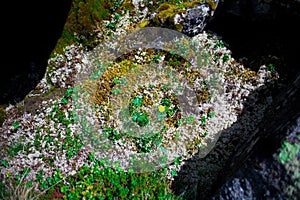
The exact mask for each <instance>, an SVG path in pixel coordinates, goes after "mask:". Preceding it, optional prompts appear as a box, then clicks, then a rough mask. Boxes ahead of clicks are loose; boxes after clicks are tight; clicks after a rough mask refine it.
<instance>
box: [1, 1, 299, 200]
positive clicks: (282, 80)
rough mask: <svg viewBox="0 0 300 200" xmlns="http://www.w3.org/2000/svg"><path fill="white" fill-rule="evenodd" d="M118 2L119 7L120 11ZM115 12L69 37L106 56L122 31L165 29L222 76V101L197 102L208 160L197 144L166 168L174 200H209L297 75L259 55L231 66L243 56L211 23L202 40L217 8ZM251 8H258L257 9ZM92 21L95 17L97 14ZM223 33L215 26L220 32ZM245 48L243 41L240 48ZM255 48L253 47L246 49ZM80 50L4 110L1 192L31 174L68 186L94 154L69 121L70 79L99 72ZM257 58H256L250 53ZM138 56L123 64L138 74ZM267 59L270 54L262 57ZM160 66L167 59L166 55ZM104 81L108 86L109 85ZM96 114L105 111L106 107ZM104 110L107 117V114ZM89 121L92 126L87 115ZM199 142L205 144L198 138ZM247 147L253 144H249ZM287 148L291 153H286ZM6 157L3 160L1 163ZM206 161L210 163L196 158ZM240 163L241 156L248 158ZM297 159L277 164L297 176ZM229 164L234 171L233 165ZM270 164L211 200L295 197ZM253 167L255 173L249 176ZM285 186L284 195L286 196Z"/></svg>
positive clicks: (139, 6)
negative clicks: (184, 39) (190, 39)
mask: <svg viewBox="0 0 300 200" xmlns="http://www.w3.org/2000/svg"><path fill="white" fill-rule="evenodd" d="M114 2H115V1H114ZM116 2H117V3H118V2H119V1H116ZM116 2H115V3H116ZM251 2H252V1H251ZM117 3H116V7H112V8H113V9H110V10H109V12H108V11H107V13H106V14H105V17H104V18H103V19H102V20H100V21H99V23H96V22H95V21H93V20H92V22H91V21H89V20H90V19H91V18H89V17H87V18H84V17H83V18H82V19H85V20H82V21H81V22H80V23H79V24H81V25H80V26H79V25H78V27H77V28H78V30H77V32H78V33H76V34H75V36H74V37H75V38H76V40H78V41H84V40H85V39H86V38H88V37H89V36H88V34H87V33H86V32H85V31H84V30H90V31H92V32H93V33H95V34H96V38H97V40H98V41H97V42H101V41H106V42H107V44H106V45H107V46H113V45H115V44H113V43H109V42H108V41H111V40H109V38H113V37H117V38H122V37H121V36H122V35H123V34H125V35H126V31H132V30H134V29H135V28H137V27H140V28H141V27H147V26H151V25H153V24H155V23H158V24H156V26H157V27H168V28H171V29H174V30H179V31H181V32H182V33H185V34H187V35H190V36H195V37H194V42H195V43H196V44H198V46H201V47H205V49H204V51H203V53H204V54H202V55H201V56H204V55H206V56H204V58H205V59H207V60H205V62H204V63H206V64H208V66H213V67H214V68H215V69H216V70H218V72H219V75H220V80H219V81H220V82H221V83H222V85H221V89H222V91H223V93H220V94H218V93H217V95H220V96H217V98H219V100H220V101H219V102H215V103H216V104H213V103H211V102H205V101H204V104H203V105H201V106H200V107H201V109H202V111H203V112H202V113H204V114H203V116H206V117H207V118H205V120H206V123H207V127H206V128H207V129H208V130H209V134H208V137H207V138H209V139H211V140H208V142H207V144H206V145H207V146H209V147H214V148H213V149H212V151H210V150H211V149H210V148H208V149H209V150H207V151H203V149H198V146H197V145H196V144H198V143H197V142H195V143H192V144H193V145H194V146H193V145H192V147H195V148H191V149H190V150H191V154H189V155H188V156H187V155H185V156H182V158H181V159H180V160H178V161H180V162H179V163H176V164H175V163H174V164H171V165H170V166H169V167H168V168H167V174H166V178H167V179H168V180H169V185H170V189H171V190H172V191H173V192H174V194H175V195H178V196H181V197H184V198H185V199H193V198H201V199H205V198H209V197H210V196H212V192H213V191H215V190H216V188H218V187H220V185H221V183H223V182H224V180H226V178H228V176H225V175H224V174H226V173H227V171H226V169H229V168H228V166H231V165H232V164H233V165H234V167H237V166H238V165H239V164H240V163H239V161H244V159H241V157H239V156H237V158H235V155H241V154H242V155H243V153H244V148H245V145H244V144H251V145H252V144H253V146H255V143H256V141H257V140H259V139H260V137H257V138H255V136H257V135H256V134H257V133H256V132H255V130H256V128H257V127H259V126H260V122H261V121H263V119H264V114H265V113H266V111H267V110H269V109H270V107H271V106H273V102H274V101H275V102H276V98H277V95H278V94H279V93H280V91H282V89H283V88H284V89H287V87H286V83H287V82H288V79H289V78H291V77H292V76H291V73H290V71H292V72H295V71H297V70H295V68H293V69H286V68H285V67H286V65H285V64H284V63H285V62H284V61H285V60H283V61H282V59H281V57H277V56H276V55H275V56H274V55H273V56H272V55H265V54H264V55H263V56H262V57H264V58H265V59H261V60H259V61H260V62H252V61H253V60H251V57H250V58H248V59H247V58H243V59H241V58H242V57H239V56H237V57H236V55H243V54H237V53H236V50H238V48H235V46H234V45H231V44H233V43H231V42H232V41H233V40H232V38H229V40H227V39H228V37H227V36H228V35H226V34H224V40H223V38H222V36H223V33H226V32H222V31H221V32H219V34H217V33H216V32H218V31H219V30H220V29H211V28H212V27H216V26H217V27H218V24H214V23H213V21H212V26H208V30H209V31H208V32H206V29H205V27H206V23H207V18H208V17H212V15H213V14H214V10H216V7H217V6H216V5H218V2H216V1H205V2H202V1H201V2H198V1H197V2H194V3H193V4H191V3H189V2H186V3H185V4H180V3H179V4H178V3H177V4H176V3H173V4H172V3H170V4H166V3H165V4H158V3H157V2H155V1H154V2H152V1H151V2H146V3H145V2H144V1H125V2H124V4H123V5H124V7H122V6H121V7H118V4H117ZM242 3H243V2H242ZM252 4H253V3H251V5H252ZM114 5H115V4H114ZM221 5H222V4H221ZM231 5H232V4H231ZM233 5H236V4H233ZM253 5H257V4H256V3H254V4H253ZM97 6H100V5H97ZM185 6H186V7H185ZM238 7H239V8H235V7H234V6H231V7H230V8H232V9H233V11H232V9H231V10H230V9H228V11H230V12H231V13H234V15H240V14H242V13H243V14H244V13H245V12H244V11H243V12H240V11H241V10H243V9H244V7H243V6H241V7H240V6H238ZM101 8H102V7H101ZM227 8H228V7H227ZM251 8H252V7H251ZM254 8H255V9H254V10H255V12H254V13H257V12H258V11H257V9H256V7H255V6H254ZM103 9H107V8H103ZM130 9H131V10H130ZM75 10H77V9H75ZM78 10H79V11H80V12H76V13H73V12H71V13H72V15H71V14H70V16H69V22H68V23H70V21H71V22H72V20H70V19H73V20H74V19H81V18H80V17H79V16H81V14H82V15H83V16H86V15H85V14H86V13H89V11H88V10H89V9H88V4H83V3H81V4H80V6H79V9H78ZM81 11H82V12H81ZM105 11H106V10H105ZM216 11H217V10H216ZM251 12H252V11H251ZM251 12H250V14H251ZM264 12H265V13H266V12H267V11H265V10H264ZM259 13H261V12H259ZM94 14H95V16H98V15H97V13H94ZM102 14H103V13H102ZM199 14H200V15H199ZM216 14H217V13H216ZM103 15H104V14H103ZM74 16H75V17H74ZM87 16H89V15H87ZM246 16H247V12H246ZM217 17H218V15H216V16H215V19H218V18H217ZM219 17H220V15H219ZM95 18H97V17H95ZM253 19H255V18H253ZM79 21H80V20H79ZM250 21H251V20H250ZM83 22H86V23H83ZM225 22H226V21H225ZM230 22H232V21H230ZM73 23H74V21H73ZM227 23H228V21H227ZM87 24H88V25H87ZM225 24H226V23H224V24H222V25H223V26H224V25H225ZM219 25H220V24H219ZM85 26H88V27H89V29H85V28H86V27H85ZM67 27H68V28H69V29H68V31H70V30H73V29H71V28H70V27H71V26H70V24H68V26H67ZM221 27H222V26H221ZM229 27H230V26H229ZM231 28H233V29H232V30H231V32H235V31H234V30H235V29H234V28H235V27H231ZM225 30H226V29H224V30H223V31H225ZM73 31H74V30H73ZM214 31H216V32H214ZM235 34H237V33H235ZM229 35H230V34H229ZM91 38H92V36H91ZM230 39H231V40H230ZM247 39H248V38H247V37H246V38H245V40H247ZM256 39H257V38H253V41H255V40H256ZM280 39H281V38H280ZM262 40H263V39H262ZM259 41H260V40H259ZM97 42H96V43H97ZM227 42H228V43H227ZM235 42H236V43H238V44H239V45H240V46H241V44H240V43H239V42H240V41H236V40H235ZM92 43H93V42H92ZM256 44H257V43H256ZM276 44H278V43H276ZM87 46H88V48H87ZM87 46H86V45H82V44H80V42H79V43H75V44H73V45H69V46H67V47H66V48H64V49H63V51H62V52H61V50H60V51H58V52H59V53H56V54H55V56H53V57H52V58H50V59H49V60H48V67H47V71H46V74H45V76H44V77H43V78H42V80H41V81H40V82H39V83H38V85H37V87H36V88H35V90H32V91H31V92H30V93H29V94H28V95H27V97H26V99H25V100H24V101H21V102H20V103H18V104H15V105H9V106H8V107H6V108H5V109H4V110H5V115H6V118H5V120H4V121H3V125H2V127H1V129H0V132H1V135H0V138H1V139H0V144H1V146H2V149H1V151H0V154H1V156H2V158H3V159H2V161H1V178H2V181H3V182H5V181H6V180H9V178H14V177H16V176H18V174H20V173H22V172H23V170H24V169H25V168H26V169H30V170H31V171H30V173H29V176H27V177H26V179H25V180H26V181H35V180H36V179H37V172H38V171H40V170H42V171H43V173H44V176H45V177H44V178H46V177H47V176H53V175H55V173H56V171H55V169H56V168H60V169H61V173H62V174H64V175H67V176H71V175H74V174H76V173H77V172H78V170H79V169H81V167H82V166H83V165H84V163H86V162H87V159H88V157H89V155H90V153H91V149H90V147H89V145H84V143H82V141H81V139H80V136H79V134H78V130H82V124H80V123H79V124H78V123H75V120H74V119H73V118H72V112H73V111H74V107H73V106H74V104H73V103H72V101H73V99H72V98H73V97H74V96H72V95H71V94H72V92H73V89H74V88H73V86H74V85H76V83H78V82H76V81H77V80H78V79H77V75H78V74H81V73H85V72H86V71H85V69H86V68H88V67H90V66H95V65H97V63H93V62H91V60H94V58H97V57H93V56H97V55H96V54H93V53H94V52H92V51H90V50H91V48H92V46H91V45H90V43H89V44H88V45H87ZM231 47H232V49H231ZM256 48H257V47H256ZM250 50H251V49H250ZM254 51H256V50H255V49H254ZM135 53H136V55H134V56H130V55H129V57H128V58H130V59H131V60H132V61H135V62H136V63H137V64H138V65H141V64H145V63H146V62H147V60H151V56H153V55H151V54H150V55H148V54H147V53H149V52H147V51H143V50H142V49H139V51H137V52H135ZM150 53H151V52H150ZM243 53H245V52H243ZM264 53H273V52H268V51H265V52H264ZM285 53H286V54H284V55H287V54H288V53H287V52H285ZM152 54H153V53H152ZM247 55H250V54H247V53H245V54H244V55H243V56H247ZM292 55H293V54H292ZM98 56H99V55H98ZM251 56H253V57H255V54H251ZM162 57H168V56H167V55H163V56H162ZM262 57H260V58H262ZM91 58H92V59H91ZM288 58H290V57H288ZM288 58H287V59H288ZM125 60H126V59H125ZM245 60H246V62H245ZM180 62H181V61H180ZM285 70H286V71H285ZM189 73H190V72H189ZM90 75H94V74H90ZM96 75H97V73H96ZM91 77H93V76H91ZM190 77H193V78H195V80H196V81H195V85H196V86H199V85H197V84H198V83H199V84H200V82H197V81H199V80H201V79H199V77H194V76H192V75H190ZM197 78H198V79H197ZM207 78H210V77H207ZM105 80H106V79H105ZM114 80H115V79H114ZM106 81H107V82H109V83H110V82H111V81H112V80H106ZM109 88H110V86H107V85H106V89H107V92H110V89H109ZM148 92H149V91H148ZM101 94H102V93H101ZM204 99H205V98H204ZM100 103H102V102H100ZM99 105H100V104H99ZM103 105H104V106H105V104H103ZM210 106H214V107H216V110H218V109H219V110H218V111H220V110H221V111H222V112H219V113H216V116H213V117H212V115H209V113H210V112H209V109H208V108H209V107H210ZM159 108H161V110H160V111H162V112H163V111H164V109H165V107H163V108H162V107H159ZM105 109H106V108H105V107H104V111H105ZM222 109H223V110H222ZM205 113H206V114H207V115H205ZM97 114H99V115H100V116H101V115H102V114H103V115H104V114H105V113H102V112H98V113H97ZM87 116H88V117H89V115H87ZM208 116H211V117H208ZM97 117H98V116H97ZM210 118H211V119H210ZM101 119H102V118H101ZM89 120H91V121H89V122H88V123H93V122H94V121H92V120H95V119H93V118H89ZM201 120H202V122H203V120H204V119H203V118H201ZM205 120H204V121H205ZM202 125H203V124H202ZM214 127H216V128H214ZM114 133H115V132H114ZM295 134H296V132H295V131H294V132H292V133H291V135H293V136H291V137H292V138H294V139H293V142H294V143H297V141H298V140H297V139H295V137H294V135H295ZM206 136H207V135H206V134H204V137H206ZM258 136H259V135H258ZM253 137H254V138H253ZM217 141H218V142H217ZM249 141H250V143H247V142H249ZM114 142H115V144H116V145H119V144H121V142H120V141H119V140H116V141H114ZM198 142H199V141H198ZM251 142H254V143H251ZM293 142H290V144H291V145H294V143H293ZM63 144H65V145H63ZM126 145H127V144H126ZM126 145H125V146H126ZM251 145H250V148H249V149H247V150H250V151H251V150H252V148H251V147H253V146H251ZM121 146H122V145H121ZM137 146H138V145H137ZM286 147H287V148H291V147H290V146H288V145H287V146H286ZM63 148H66V149H63ZM122 148H124V146H123V147H122ZM128 148H131V149H134V148H137V147H135V146H134V145H133V144H131V146H128ZM144 148H145V147H144ZM295 148H296V147H295ZM126 150H127V149H126V148H125V151H126ZM131 151H132V150H131ZM283 151H284V150H283ZM8 152H10V153H9V154H8ZM128 152H129V151H128ZM128 152H127V153H128ZM207 153H208V154H207ZM125 154H126V153H125ZM206 154H207V156H205V157H203V155H206ZM244 154H246V155H247V153H244ZM258 154H259V153H258ZM283 155H285V154H284V153H281V159H283V157H284V156H283ZM98 156H99V158H100V159H102V158H103V157H101V156H103V155H98ZM297 156H298V154H297ZM297 156H296V157H295V155H294V154H293V156H292V157H291V158H290V157H288V158H289V159H286V158H284V160H285V162H284V163H286V165H288V166H289V168H292V169H294V168H295V166H296V168H297V164H295V163H294V162H293V163H291V162H289V161H288V160H292V159H294V160H295V158H296V159H298V157H297ZM279 157H280V156H279ZM112 158H114V157H112ZM239 159H240V160H239ZM231 161H233V162H232V163H230V162H231ZM251 161H252V162H251ZM274 162H275V159H274V158H272V159H271V158H269V159H257V158H254V157H253V158H251V159H250V160H249V161H247V163H246V165H245V167H244V168H242V169H241V170H240V171H239V172H238V173H239V174H238V175H239V176H236V177H235V178H234V179H230V180H229V182H228V183H226V185H225V186H224V188H222V189H221V190H220V192H219V193H218V195H219V196H218V195H217V196H215V197H214V198H215V199H218V198H220V199H222V198H223V199H226V198H227V199H230V198H236V199H239V198H249V199H251V198H256V197H257V198H261V197H262V196H265V197H270V198H271V197H273V198H281V197H283V196H284V194H282V193H280V189H287V190H288V191H292V192H291V194H294V193H295V192H297V187H298V186H297V180H298V175H297V174H296V177H293V180H294V179H296V182H295V181H291V180H292V179H289V178H283V177H284V174H285V173H284V172H285V169H284V167H283V166H281V165H277V164H274ZM235 164H236V166H235ZM253 164H254V165H255V166H256V167H255V168H254V167H253ZM273 166H274V167H273ZM291 166H292V167H291ZM257 168H258V170H257ZM281 172H282V173H281ZM232 173H233V172H232V171H228V175H232ZM245 173H248V174H259V175H255V176H254V177H259V178H249V177H245V176H244V174H245ZM259 180H263V182H264V183H266V184H267V183H271V182H272V184H273V185H272V187H264V186H262V187H260V188H258V187H255V186H253V184H254V183H255V182H256V181H259ZM283 180H285V181H286V185H284V186H283V185H282V184H281V182H282V181H283ZM276 181H277V182H276ZM274 182H276V183H274ZM290 183H291V187H289V186H287V185H289V184H290ZM66 184H69V183H66ZM214 187H215V188H214Z"/></svg>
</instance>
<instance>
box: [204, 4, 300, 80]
mask: <svg viewBox="0 0 300 200" xmlns="http://www.w3.org/2000/svg"><path fill="white" fill-rule="evenodd" d="M233 2H234V1H225V2H223V3H222V2H220V4H219V6H218V8H217V9H216V12H215V15H214V16H213V17H212V19H211V20H210V21H209V22H208V24H207V26H206V27H205V30H206V31H208V32H209V31H212V32H214V33H217V34H218V35H219V36H221V37H222V40H223V41H224V42H225V43H226V44H227V46H228V47H229V49H230V50H231V51H232V56H233V57H234V58H235V59H236V60H238V61H241V62H242V63H243V65H244V66H245V67H249V68H251V69H253V70H257V68H258V67H259V66H261V65H262V64H271V63H272V62H273V63H272V64H274V65H275V67H276V65H277V67H278V69H277V70H278V71H279V73H280V74H284V75H286V76H287V77H284V78H285V80H287V81H288V80H289V79H290V78H292V76H293V75H294V74H295V72H297V71H298V70H299V67H300V66H299V64H298V63H299V60H298V57H299V50H298V48H299V45H300V38H299V35H300V29H298V28H297V27H298V26H299V24H300V15H299V9H300V3H299V4H298V5H297V6H296V5H293V6H295V8H286V7H284V6H282V7H280V6H279V5H277V4H275V3H274V4H271V6H270V8H269V10H267V11H265V13H264V12H262V13H257V12H258V11H256V10H255V8H253V7H254V6H255V5H251V2H255V1H250V0H245V1H241V2H240V4H242V2H244V4H246V5H239V8H235V6H236V4H234V3H233ZM245 2H246V3H245ZM248 2H249V5H247V3H248ZM295 13H296V14H295ZM269 55H272V56H276V57H277V58H279V59H280V62H281V63H278V64H277V62H278V60H277V61H276V60H274V58H273V59H272V58H270V57H269ZM244 57H246V58H248V59H247V60H243V58H244ZM282 64H283V65H282ZM280 65H281V66H280ZM281 78H283V77H281Z"/></svg>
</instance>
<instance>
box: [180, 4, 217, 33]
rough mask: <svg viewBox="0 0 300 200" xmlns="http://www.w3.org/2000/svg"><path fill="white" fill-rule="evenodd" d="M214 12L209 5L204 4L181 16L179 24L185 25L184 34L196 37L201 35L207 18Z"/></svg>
mask: <svg viewBox="0 0 300 200" xmlns="http://www.w3.org/2000/svg"><path fill="white" fill-rule="evenodd" d="M212 13H213V11H212V10H211V8H210V6H209V5H208V4H202V5H200V6H196V7H194V8H191V9H187V12H186V14H182V15H180V16H179V20H178V21H179V23H180V24H182V25H183V29H182V32H183V33H185V34H187V35H190V36H194V35H197V34H198V33H200V32H201V31H202V30H203V29H204V27H205V25H206V21H207V18H208V17H209V16H211V14H212Z"/></svg>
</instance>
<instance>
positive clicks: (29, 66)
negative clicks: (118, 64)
mask: <svg viewBox="0 0 300 200" xmlns="http://www.w3.org/2000/svg"><path fill="white" fill-rule="evenodd" d="M71 2H72V1H71V0H64V1H17V2H15V1H6V3H5V4H3V5H2V6H1V8H2V11H1V18H0V19H1V39H2V42H1V54H0V55H1V73H0V75H1V77H0V80H1V82H0V104H7V103H10V104H15V103H17V102H19V101H21V100H22V99H24V97H25V96H26V95H27V94H28V93H29V92H30V91H31V90H32V89H34V88H35V86H36V85H37V84H38V83H39V81H40V80H41V79H42V78H43V76H44V74H45V72H46V67H47V61H48V58H49V56H50V54H51V53H52V51H53V49H54V47H55V45H56V43H57V40H58V39H59V38H60V36H61V34H62V31H63V27H64V24H65V21H66V19H67V16H68V12H69V9H70V7H71Z"/></svg>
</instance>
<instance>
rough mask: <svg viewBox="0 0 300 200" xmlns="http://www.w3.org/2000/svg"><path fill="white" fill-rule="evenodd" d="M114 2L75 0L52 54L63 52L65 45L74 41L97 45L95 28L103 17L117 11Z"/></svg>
mask: <svg viewBox="0 0 300 200" xmlns="http://www.w3.org/2000/svg"><path fill="white" fill-rule="evenodd" d="M114 3H115V2H114V1H113V0H85V1H83V0H73V2H72V6H71V8H70V11H69V14H68V17H67V20H66V23H65V25H64V29H63V32H62V35H61V37H60V38H59V40H58V42H57V44H56V47H55V49H54V50H53V52H52V55H51V56H53V55H54V53H58V54H59V53H63V49H64V47H66V46H67V45H70V44H74V43H81V44H82V45H83V46H88V47H93V46H95V45H96V44H95V41H96V40H95V39H96V34H95V33H94V30H95V28H96V26H97V25H98V24H101V22H102V20H103V19H109V17H110V14H111V13H113V12H117V9H113V8H114V7H115V4H114ZM74 33H77V36H78V37H75V36H74Z"/></svg>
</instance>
